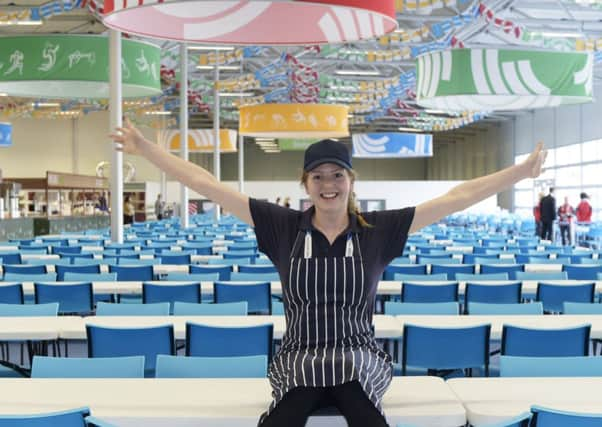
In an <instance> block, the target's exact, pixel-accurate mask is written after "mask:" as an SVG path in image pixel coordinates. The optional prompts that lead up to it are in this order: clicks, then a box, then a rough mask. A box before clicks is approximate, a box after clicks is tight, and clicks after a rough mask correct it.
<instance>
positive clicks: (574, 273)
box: [562, 264, 602, 280]
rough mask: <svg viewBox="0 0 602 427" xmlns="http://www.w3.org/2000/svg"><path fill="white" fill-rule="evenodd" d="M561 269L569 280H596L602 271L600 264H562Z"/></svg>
mask: <svg viewBox="0 0 602 427" xmlns="http://www.w3.org/2000/svg"><path fill="white" fill-rule="evenodd" d="M562 271H564V272H566V273H567V276H568V278H569V279H571V280H596V279H597V278H598V273H602V265H567V264H565V265H563V266H562Z"/></svg>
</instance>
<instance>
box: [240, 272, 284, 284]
mask: <svg viewBox="0 0 602 427" xmlns="http://www.w3.org/2000/svg"><path fill="white" fill-rule="evenodd" d="M230 281H231V282H279V281H280V275H279V274H278V273H276V272H272V273H238V272H232V273H230Z"/></svg>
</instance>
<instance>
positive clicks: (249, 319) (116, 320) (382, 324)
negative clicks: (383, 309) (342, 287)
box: [58, 315, 400, 340]
mask: <svg viewBox="0 0 602 427" xmlns="http://www.w3.org/2000/svg"><path fill="white" fill-rule="evenodd" d="M72 318H73V319H74V320H73V321H72V322H68V323H65V324H64V325H61V326H62V327H61V329H60V330H59V331H58V332H59V336H60V338H63V339H71V340H81V339H86V324H90V325H98V326H106V327H115V328H128V327H152V326H161V325H169V324H171V325H173V326H174V334H175V338H176V339H179V340H183V339H185V338H186V322H193V323H202V324H204V325H213V326H253V325H262V324H266V323H272V324H273V325H274V339H281V338H282V335H283V334H284V331H285V329H286V322H285V318H284V316H89V317H84V318H81V317H75V316H72ZM373 324H374V330H375V333H376V338H382V339H385V338H394V337H397V336H399V333H400V332H399V326H398V322H397V320H396V319H395V318H394V317H393V316H384V315H374V321H373Z"/></svg>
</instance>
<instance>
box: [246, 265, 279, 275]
mask: <svg viewBox="0 0 602 427" xmlns="http://www.w3.org/2000/svg"><path fill="white" fill-rule="evenodd" d="M238 272H239V273H278V270H276V266H275V265H274V264H271V265H270V264H263V265H254V264H251V265H239V266H238Z"/></svg>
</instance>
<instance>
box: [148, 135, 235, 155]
mask: <svg viewBox="0 0 602 427" xmlns="http://www.w3.org/2000/svg"><path fill="white" fill-rule="evenodd" d="M213 136H214V131H213V129H189V130H188V151H189V152H191V153H213V150H214V147H215V138H214V137H213ZM236 137H237V132H236V131H235V130H231V129H220V131H219V148H220V152H222V153H235V152H236V140H237V138H236ZM159 142H160V143H163V144H165V145H164V146H167V147H169V151H177V152H179V151H180V144H181V141H180V131H179V130H160V131H159Z"/></svg>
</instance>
